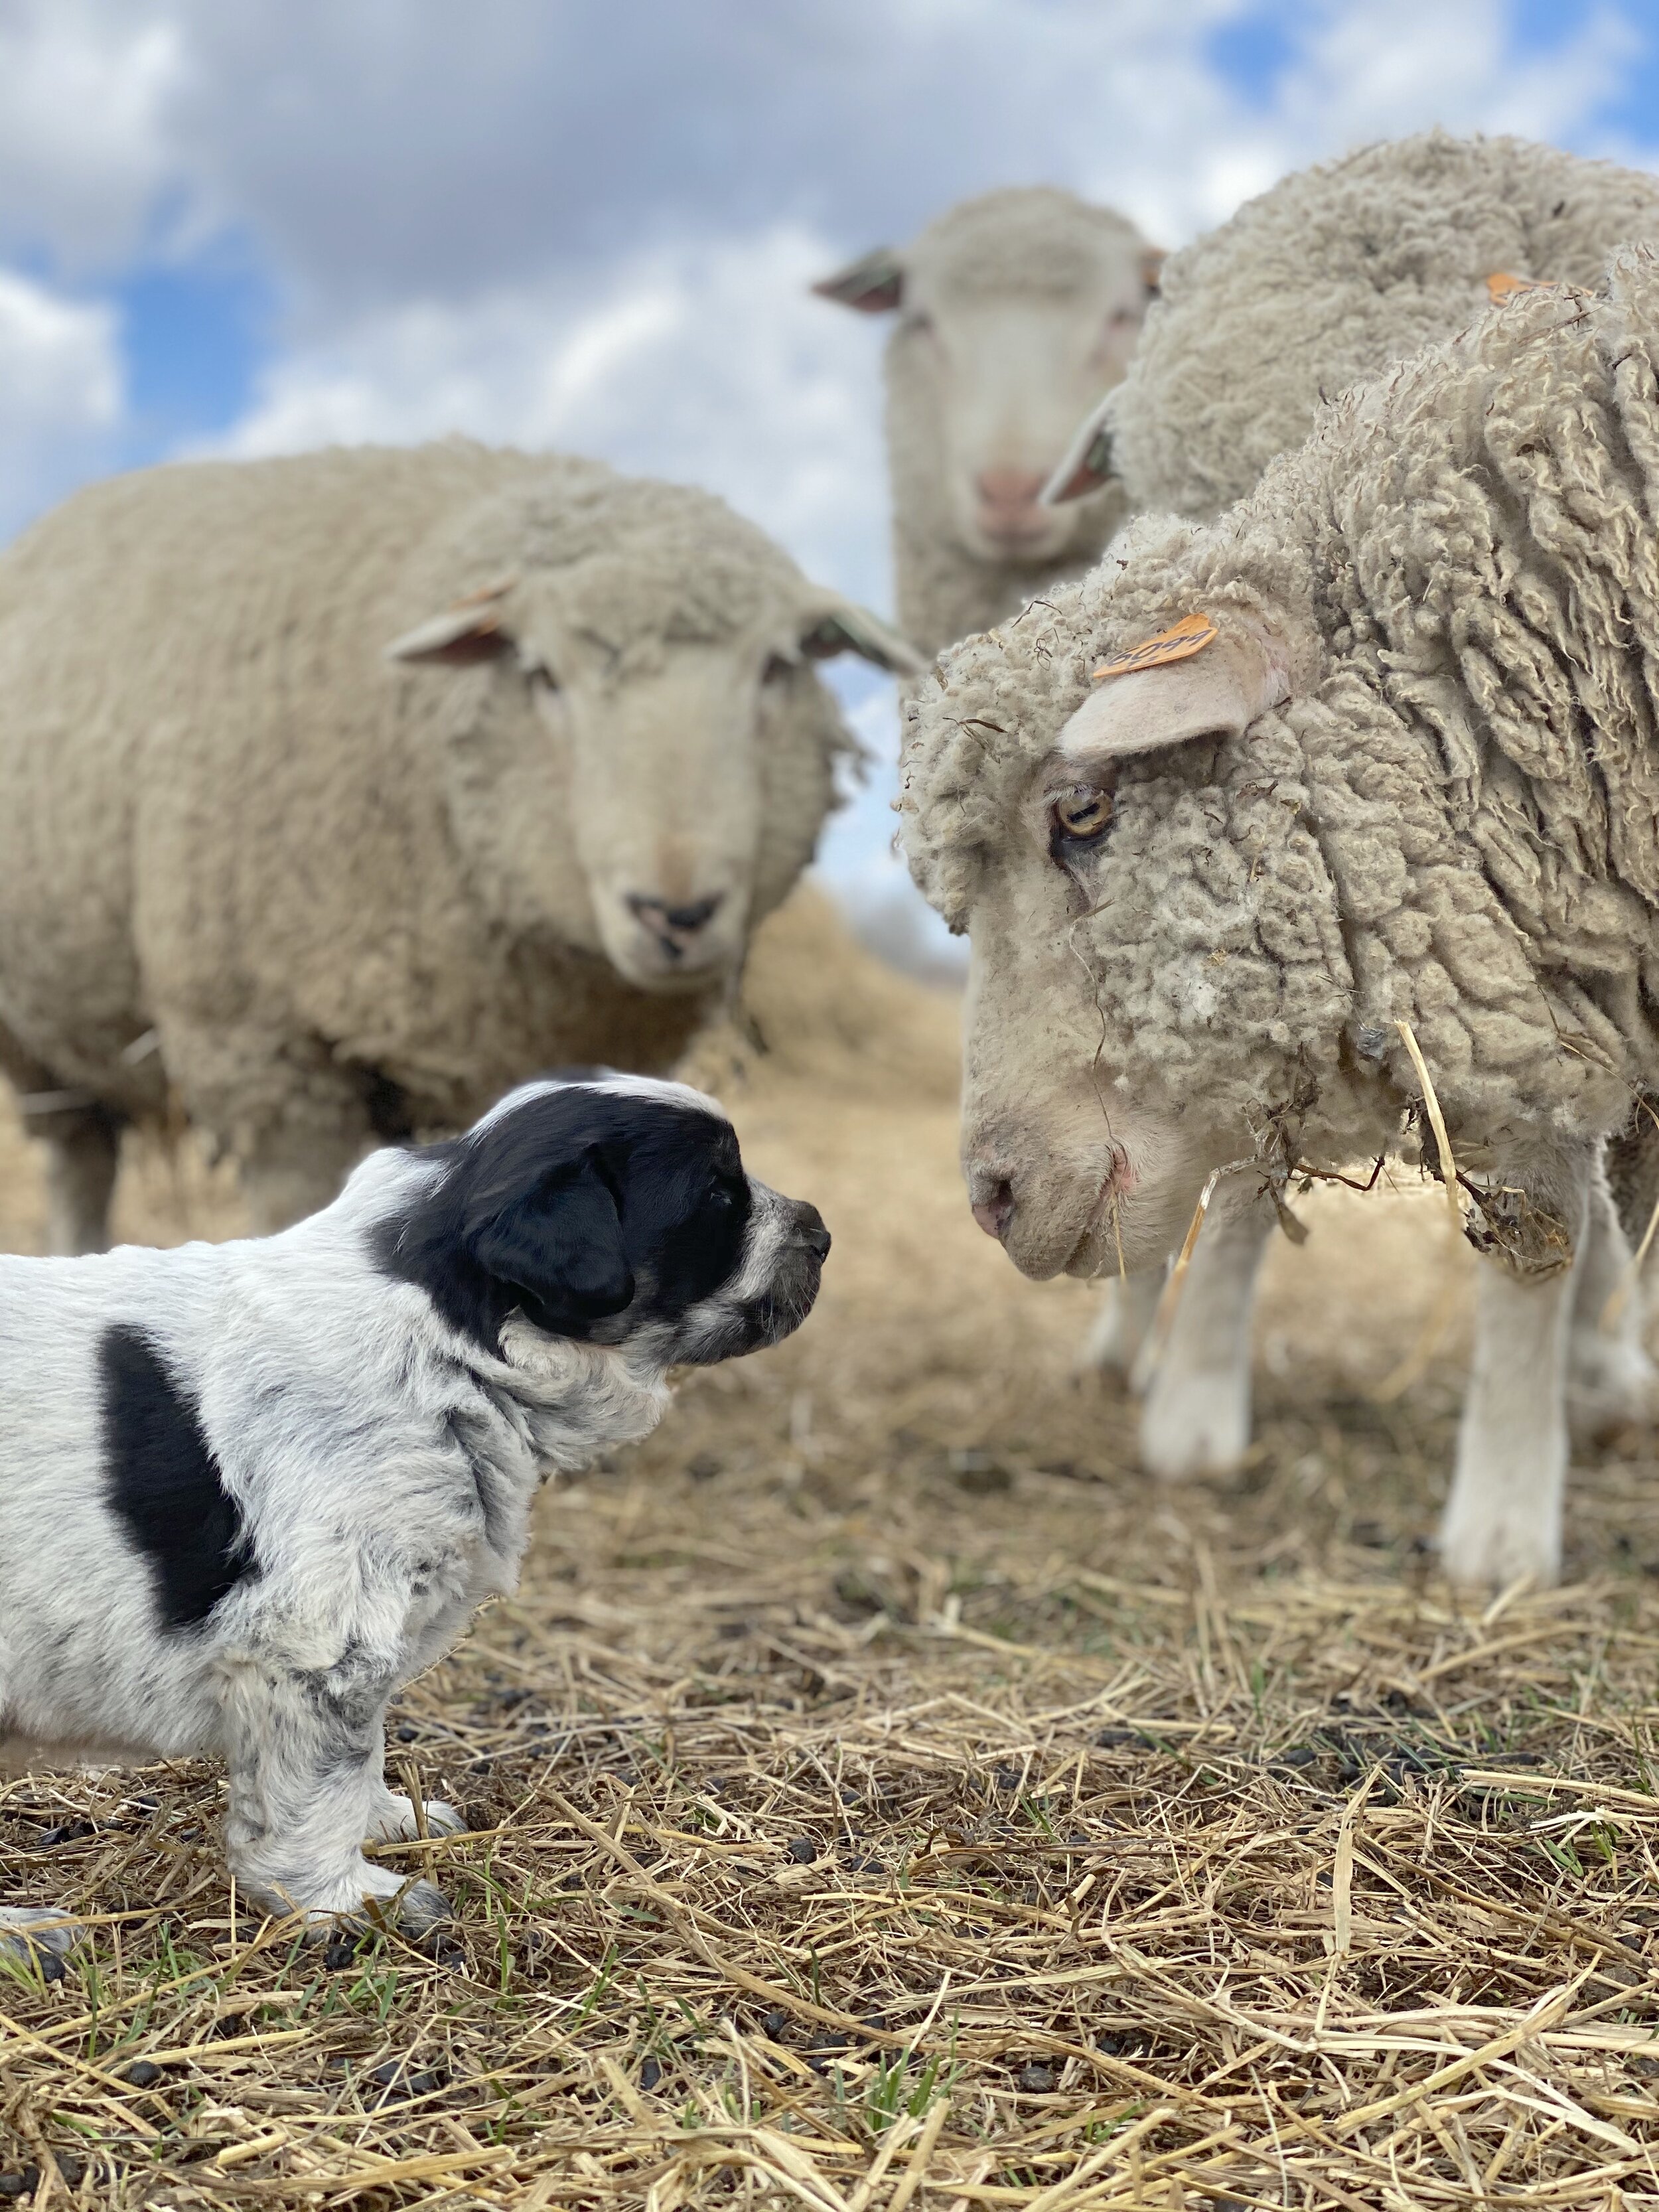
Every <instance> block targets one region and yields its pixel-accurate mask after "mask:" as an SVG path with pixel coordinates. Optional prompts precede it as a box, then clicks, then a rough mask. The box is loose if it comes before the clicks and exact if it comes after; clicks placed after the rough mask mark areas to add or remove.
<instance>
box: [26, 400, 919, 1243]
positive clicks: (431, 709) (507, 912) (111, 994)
mask: <svg viewBox="0 0 1659 2212" xmlns="http://www.w3.org/2000/svg"><path fill="white" fill-rule="evenodd" d="M847 650H850V651H853V652H856V653H862V654H863V655H864V656H865V657H866V659H871V660H873V661H875V662H877V663H878V665H881V666H883V667H885V668H889V669H891V670H894V671H898V672H901V673H914V672H915V670H916V668H917V667H918V665H919V663H918V661H917V660H916V658H915V655H914V654H913V653H910V652H909V650H908V648H907V647H905V646H904V645H903V644H902V641H900V640H898V639H897V638H896V637H895V636H894V635H893V634H892V633H891V632H890V630H888V629H885V628H884V626H883V625H882V624H881V623H878V621H877V620H876V619H875V618H874V617H872V616H870V615H868V614H866V613H865V612H864V611H861V610H860V609H858V608H856V607H854V606H852V605H849V604H848V602H847V601H846V600H844V599H841V598H840V597H839V596H838V595H837V594H836V593H835V592H830V591H827V590H825V589H823V588H822V587H820V586H816V585H814V584H811V583H810V582H809V581H808V580H807V579H806V578H805V576H804V575H802V574H801V573H800V571H799V569H798V568H796V567H795V565H794V563H793V562H792V561H791V560H789V558H788V557H787V555H785V554H784V553H783V552H782V551H781V550H780V549H779V548H778V547H777V546H776V545H775V544H773V543H772V542H771V540H770V539H769V538H767V537H765V536H764V534H763V532H761V531H759V530H757V528H755V527H754V526H753V525H751V524H750V523H747V522H744V521H743V520H740V519H739V518H738V516H736V515H734V514H733V513H732V512H731V511H730V510H729V509H728V508H727V507H725V506H724V505H723V504H722V502H721V501H719V500H717V499H715V498H714V497H712V496H711V495H708V494H707V493H703V492H700V491H693V490H688V489H681V488H678V487H675V486H671V485H666V484H661V483H649V482H643V481H637V480H632V479H629V478H627V477H619V476H617V475H615V474H613V473H612V472H611V471H610V470H608V469H605V468H603V467H600V466H599V465H596V464H593V463H590V462H586V461H574V460H568V459H550V458H545V457H541V458H536V457H532V456H529V455H526V454H522V453H510V452H496V451H492V450H490V449H488V448H486V447H481V446H477V445H473V444H471V443H468V442H466V441H460V440H454V441H446V442H444V443H441V444H438V445H434V446H428V447H418V448H415V449H412V450H389V449H387V450H382V449H375V448H362V449H356V450H336V451H332V452H328V453H315V454H311V455H307V456H304V457H301V458H299V459H284V460H271V461H258V462H251V463H240V464H237V463H228V464H217V463H215V464H192V465H183V466H173V467H167V468H160V469H155V470H150V471H143V472H142V473H140V474H137V475H135V476H131V477H122V478H118V479H116V480H114V481H112V482H110V483H104V484H100V485H97V486H94V487H93V488H91V489H88V490H86V491H83V492H82V493H79V494H77V495H76V496H75V497H74V498H72V499H70V501H67V502H66V503H65V505H64V506H63V507H60V508H59V509H58V510H57V512H56V513H52V514H51V515H49V516H47V517H46V519H45V520H43V521H41V522H40V523H38V524H37V525H36V526H34V527H33V529H32V530H30V531H29V532H26V533H25V535H24V536H23V538H21V539H20V540H19V541H18V543H17V544H16V545H15V547H14V548H12V550H10V551H9V553H7V555H6V556H4V558H3V560H0V697H3V699H4V701H5V712H4V716H3V719H0V1065H3V1066H4V1067H5V1068H6V1070H7V1072H8V1073H9V1074H10V1076H11V1077H12V1079H13V1081H14V1083H15V1085H17V1086H18V1088H19V1089H20V1090H21V1091H23V1092H24V1093H25V1094H26V1097H25V1110H26V1113H28V1114H29V1117H30V1125H31V1127H32V1128H33V1131H34V1132H35V1133H37V1134H38V1135H40V1136H43V1137H44V1138H45V1139H46V1142H47V1144H48V1146H49V1151H50V1159H51V1170H50V1176H49V1181H50V1186H51V1193H52V1223H51V1236H52V1243H53V1246H54V1249H59V1250H78V1249H94V1248H97V1247H99V1246H100V1245H101V1244H102V1243H103V1242H104V1240H105V1235H106V1230H105V1222H106V1210H107V1204H108V1199H109V1194H110V1190H111V1187H112V1182H113V1177H114V1171H115V1164H116V1151H117V1140H118V1133H119V1129H120V1127H121V1124H122V1123H123V1122H124V1121H128V1120H132V1119H136V1118H155V1117H159V1116H161V1115H163V1114H164V1113H165V1112H167V1111H168V1110H169V1109H172V1108H174V1107H182V1109H183V1110H184V1112H185V1114H186V1115H188V1117H189V1118H190V1120H191V1121H192V1122H194V1123H195V1124H196V1125H197V1127H200V1128H201V1130H202V1131H203V1132H204V1133H205V1134H206V1135H207V1136H208V1138H209V1139H210V1142H211V1143H213V1144H214V1145H216V1146H218V1147H219V1148H220V1149H221V1150H228V1152H230V1153H231V1154H232V1155H233V1156H234V1158H235V1160H236V1161H237V1163H238V1164H239V1166H240V1170H241V1172H242V1178H243V1182H244V1186H245V1188H246V1193H247V1195H248V1198H249V1200H250V1204H251V1206H252V1211H253V1213H254V1216H255V1218H256V1220H257V1221H258V1223H259V1224H260V1225H262V1226H276V1225H280V1224H282V1223H283V1222H284V1221H287V1220H289V1219H291V1218H295V1216H296V1215H298V1214H301V1213H302V1212H307V1211H308V1210H310V1209H312V1208H313V1207H315V1206H319V1205H321V1204H324V1203H326V1201H327V1200H329V1199H330V1198H331V1197H332V1195H333V1194H334V1192H335V1190H336V1188H337V1186H338V1183H339V1182H340V1179H341V1177H342V1176H343V1174H344V1172H345V1171H346V1170H347V1169H348V1168H349V1166H350V1164H351V1163H352V1162H353V1160H354V1159H355V1158H356V1156H357V1155H358V1153H359V1152H362V1150H363V1148H364V1147H365V1146H368V1145H369V1144H370V1143H372V1142H373V1141H374V1139H376V1138H377V1137H378V1138H386V1137H388V1136H398V1135H403V1134H407V1133H410V1132H411V1131H415V1130H422V1129H428V1128H441V1127H458V1126H464V1125H465V1124H466V1123H467V1122H469V1121H472V1120H473V1119H475V1118H476V1116H477V1114H478V1113H479V1112H480V1111H482V1110H483V1108H484V1107H486V1106H487V1105H488V1104H489V1103H490V1101H491V1100H492V1099H493V1098H495V1097H497V1096H499V1094H500V1093H501V1091H504V1090H506V1089H507V1088H508V1087H509V1086H510V1085H513V1083H515V1082H517V1081H519V1080H520V1079H522V1078H523V1077H525V1076H526V1075H530V1074H532V1073H535V1072H537V1071H538V1070H539V1069H542V1068H545V1067H547V1066H550V1065H553V1064H555V1063H557V1062H572V1061H594V1060H600V1061H611V1062H614V1063H616V1064H617V1065H619V1066H625V1067H632V1068H637V1069H641V1070H642V1071H647V1072H651V1071H658V1070H661V1069H663V1068H665V1066H669V1065H670V1064H671V1062H672V1061H673V1060H675V1059H676V1058H677V1056H678V1054H679V1053H680V1051H681V1050H682V1049H683V1048H684V1045H685V1043H686V1042H687V1041H688V1039H689V1038H690V1036H691V1035H692V1033H693V1031H694V1030H696V1027H697V1026H698V1024H699V1023H700V1022H701V1021H702V1019H703V1018H704V1017H705V1016H706V1015H707V1014H708V1012H709V1011H710V1009H711V1008H712V1007H713V1006H716V1005H717V1004H718V1003H719V1002H720V999H721V997H722V995H723V994H726V993H727V992H728V991H729V989H730V987H731V986H732V980H733V977H734V975H735V974H736V972H737V969H738V964H739V963H740V962H741V959H742V957H743V953H744V947H745V945H746V944H747V941H748V937H749V933H750V930H751V929H752V928H753V927H754V925H755V924H756V923H757V921H759V920H760V919H761V918H762V917H763V916H764V915H766V914H768V913H769V911H770V910H771V909H772V908H774V907H775V906H776V905H777V904H778V902H779V901H780V900H781V898H782V897H783V896H784V895H785V893H786V892H787V890H789V888H790V887H791V885H792V884H793V883H794V881H795V879H796V878H797V877H798V876H799V873H800V871H801V870H802V868H803V867H804V866H805V864H806V862H807V861H808V860H810V859H811V854H812V850H813V847H814V844H815V842H816V841H817V835H818V831H819V829H820V827H821V825H822V823H823V819H824V817H825V815H826V813H827V812H828V811H829V808H830V807H831V805H833V804H834V785H833V778H834V770H835V764H836V759H837V757H839V756H840V755H842V754H843V753H844V752H846V751H847V750H848V748H849V746H850V744H851V739H850V738H849V736H848V732H847V730H846V728H845V726H844V725H843V723H842V720H841V717H840V714H838V712H837V710H836V706H835V703H834V702H833V700H832V699H831V697H830V696H829V693H828V691H827V690H825V688H824V687H823V684H821V683H820V681H819V680H818V678H817V676H816V674H815V673H814V672H813V667H812V664H813V662H814V661H816V660H817V659H823V658H824V657H825V656H827V655H829V654H832V653H839V652H842V651H847ZM31 1109H33V1110H31Z"/></svg>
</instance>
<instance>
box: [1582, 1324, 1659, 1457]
mask: <svg viewBox="0 0 1659 2212" xmlns="http://www.w3.org/2000/svg"><path fill="white" fill-rule="evenodd" d="M1656 1383H1659V1376H1656V1374H1655V1370H1654V1365H1653V1362H1652V1361H1651V1360H1650V1358H1648V1356H1647V1354H1646V1352H1644V1351H1643V1350H1642V1348H1641V1346H1639V1345H1636V1344H1628V1343H1624V1342H1621V1341H1620V1339H1618V1338H1617V1337H1607V1336H1604V1335H1602V1334H1601V1331H1600V1330H1599V1329H1597V1330H1589V1329H1585V1330H1583V1331H1582V1332H1580V1331H1578V1330H1577V1329H1575V1330H1574V1332H1573V1337H1572V1348H1571V1361H1570V1364H1569V1367H1568V1370H1567V1420H1568V1423H1569V1425H1570V1426H1571V1431H1572V1434H1573V1437H1574V1438H1575V1439H1576V1440H1577V1442H1578V1443H1607V1440H1608V1439H1609V1438H1610V1437H1615V1436H1617V1435H1618V1434H1619V1433H1620V1431H1621V1430H1624V1429H1629V1428H1639V1427H1641V1426H1642V1425H1644V1423H1646V1422H1649V1421H1650V1420H1651V1419H1653V1417H1654V1411H1655V1395H1656V1390H1655V1386H1656Z"/></svg>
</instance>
